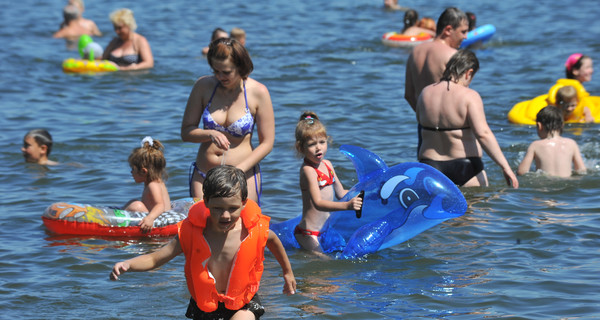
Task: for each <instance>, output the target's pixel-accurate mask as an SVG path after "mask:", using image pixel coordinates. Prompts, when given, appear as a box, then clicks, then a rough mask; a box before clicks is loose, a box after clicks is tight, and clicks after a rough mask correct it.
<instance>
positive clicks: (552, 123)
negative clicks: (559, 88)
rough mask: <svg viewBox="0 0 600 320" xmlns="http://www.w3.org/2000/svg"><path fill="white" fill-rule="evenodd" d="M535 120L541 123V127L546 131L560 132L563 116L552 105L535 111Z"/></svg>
mask: <svg viewBox="0 0 600 320" xmlns="http://www.w3.org/2000/svg"><path fill="white" fill-rule="evenodd" d="M535 121H536V122H539V123H541V124H542V127H544V129H546V131H548V132H552V131H559V132H562V128H563V116H562V113H561V112H560V110H559V109H558V108H557V107H554V106H546V107H544V108H542V110H540V111H539V112H538V113H537V116H536V117H535Z"/></svg>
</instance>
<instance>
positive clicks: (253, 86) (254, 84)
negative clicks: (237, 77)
mask: <svg viewBox="0 0 600 320" xmlns="http://www.w3.org/2000/svg"><path fill="white" fill-rule="evenodd" d="M246 88H247V89H250V90H252V91H254V92H255V93H258V94H269V89H267V86H265V85H264V84H262V83H260V82H258V81H256V80H254V79H252V78H250V77H248V79H246Z"/></svg>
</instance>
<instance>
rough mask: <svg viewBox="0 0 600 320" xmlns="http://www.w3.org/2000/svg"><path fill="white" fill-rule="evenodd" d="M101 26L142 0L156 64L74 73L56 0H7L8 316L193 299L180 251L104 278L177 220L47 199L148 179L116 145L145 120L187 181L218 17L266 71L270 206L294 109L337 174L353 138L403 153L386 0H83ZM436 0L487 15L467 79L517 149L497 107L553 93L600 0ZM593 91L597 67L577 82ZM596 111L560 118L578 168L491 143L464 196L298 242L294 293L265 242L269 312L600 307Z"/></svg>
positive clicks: (1, 33) (592, 43)
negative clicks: (389, 244) (516, 178)
mask: <svg viewBox="0 0 600 320" xmlns="http://www.w3.org/2000/svg"><path fill="white" fill-rule="evenodd" d="M85 4H86V10H85V13H84V16H85V17H87V18H90V19H93V20H94V21H96V23H97V24H98V26H99V27H100V29H101V30H102V31H103V32H104V33H105V36H103V37H101V38H98V39H97V41H98V42H99V43H100V44H101V45H103V46H105V45H106V44H107V43H108V42H109V41H110V39H111V38H112V37H113V36H114V32H113V30H112V25H111V24H110V21H109V19H108V14H109V13H110V12H111V11H112V10H114V9H117V8H121V7H128V8H131V9H132V10H133V11H134V14H135V17H136V20H137V23H138V26H139V28H138V30H137V31H138V32H139V33H141V34H143V35H144V36H146V37H147V39H148V41H149V42H150V45H151V47H152V50H153V53H154V57H155V61H156V66H155V68H154V69H152V70H150V71H147V72H129V73H125V72H123V73H112V74H105V75H96V76H88V75H73V74H65V73H63V72H62V70H61V62H62V61H63V60H64V59H66V58H69V57H75V56H76V54H77V53H76V51H73V50H70V49H68V48H67V47H66V46H65V43H64V41H62V40H57V39H52V38H51V36H52V33H53V32H54V31H56V29H57V28H58V25H59V24H60V22H61V21H62V14H61V9H62V6H63V5H64V3H63V2H61V1H39V0H23V1H20V2H13V3H11V4H9V5H6V6H4V8H3V10H1V11H0V43H2V46H0V61H1V66H2V71H3V72H2V73H1V74H0V126H1V127H2V129H3V130H2V131H1V132H0V145H1V146H2V148H0V161H1V163H2V164H3V165H2V166H1V167H0V181H1V183H0V194H1V196H2V200H1V202H0V203H1V204H0V230H1V231H0V318H1V319H82V318H91V319H139V318H147V319H176V318H182V317H183V313H184V312H185V308H186V305H187V302H188V299H189V294H188V293H187V289H186V286H185V279H184V276H183V257H177V258H175V259H174V260H173V261H171V262H170V263H169V264H167V265H165V266H163V267H162V268H160V269H158V270H155V271H152V272H146V273H129V274H126V275H125V276H124V277H123V279H122V280H121V281H118V282H111V281H109V280H108V274H109V272H110V269H111V267H112V265H113V264H114V263H115V262H117V261H120V260H123V259H127V258H131V257H133V256H135V255H137V254H141V253H146V252H150V251H152V250H155V249H156V248H158V247H159V246H161V245H163V244H164V243H165V242H166V241H168V239H110V238H94V237H72V236H59V235H53V234H50V233H49V232H47V230H46V229H45V227H44V226H43V224H42V222H41V219H40V216H41V214H42V212H43V211H44V209H45V208H46V207H47V206H48V205H50V204H51V203H53V202H58V201H66V202H78V203H91V204H103V205H121V204H124V203H125V202H126V201H128V200H129V199H131V198H134V197H139V195H140V193H141V186H139V185H136V184H135V183H134V181H133V179H132V178H131V176H130V174H129V167H128V164H127V156H128V154H129V152H130V150H131V149H132V148H133V147H135V146H137V145H138V143H139V141H140V140H141V138H143V137H144V136H146V135H151V136H153V137H155V138H158V139H160V140H161V141H163V142H164V143H165V146H166V157H167V161H168V171H169V176H170V179H169V180H168V183H167V186H168V189H169V192H170V194H171V197H172V198H173V199H177V198H183V197H186V196H187V195H188V193H187V170H188V166H189V163H190V162H191V161H192V160H193V158H194V156H195V153H196V150H197V145H194V144H191V143H183V142H182V141H181V139H180V136H179V128H180V122H181V117H182V114H183V110H184V108H185V103H186V100H187V97H188V94H189V92H190V90H191V87H192V85H193V83H194V81H195V79H197V78H198V77H199V76H202V75H205V74H209V73H210V68H209V67H208V65H207V62H206V59H205V58H203V57H202V55H201V53H200V52H201V48H202V47H203V46H205V45H207V44H208V41H209V37H210V33H211V31H212V29H214V28H215V27H223V28H225V29H226V30H230V29H231V28H233V27H241V28H243V29H245V30H246V32H247V34H248V38H247V47H248V50H249V52H250V53H251V55H252V59H253V62H254V66H255V70H254V72H253V73H252V77H253V78H255V79H257V80H258V81H260V82H262V83H264V84H265V85H267V87H268V88H269V91H270V93H271V97H272V100H273V104H274V109H275V117H276V134H277V136H276V142H275V147H274V149H273V151H272V153H271V154H270V155H269V156H268V157H267V158H266V159H265V160H263V161H262V163H261V165H262V169H263V174H264V179H265V185H264V198H263V199H264V205H263V210H264V211H265V212H266V213H268V214H269V215H271V216H272V217H273V220H274V221H283V220H285V219H288V218H291V217H294V216H296V215H297V214H299V212H300V209H301V200H300V191H299V188H298V167H299V165H300V159H298V158H297V157H296V156H295V154H294V150H293V139H294V138H293V129H294V126H295V123H296V119H297V118H298V116H299V115H300V113H301V112H302V111H303V110H307V109H310V110H313V111H315V112H317V113H318V114H319V116H320V117H321V119H322V120H323V121H324V122H325V123H326V125H327V127H328V133H329V134H330V135H331V136H332V138H333V142H332V143H331V144H330V146H329V152H328V153H327V157H328V159H330V160H331V161H332V162H333V163H334V164H335V167H336V171H337V173H338V175H339V177H340V179H341V180H342V182H343V183H344V185H345V186H346V187H350V186H352V185H353V184H354V183H355V182H356V175H355V172H354V169H353V167H352V164H351V162H350V161H348V160H347V159H346V158H345V157H344V156H343V155H342V154H341V153H339V152H338V151H337V148H338V147H339V145H341V144H355V145H358V146H361V147H364V148H367V149H369V150H371V151H373V152H375V153H377V154H378V155H379V156H381V158H382V159H384V160H385V161H386V162H387V163H389V164H395V163H399V162H405V161H414V160H415V156H414V150H415V147H416V137H415V127H414V123H415V120H414V113H413V111H412V110H411V109H410V107H409V106H408V104H407V103H406V102H405V100H404V99H403V92H404V68H405V67H404V66H405V63H406V58H407V56H408V53H409V52H408V51H407V50H406V49H401V48H389V47H385V46H383V45H382V43H381V40H380V39H381V35H382V34H383V33H385V32H388V31H397V30H400V28H401V25H402V17H403V13H402V12H392V11H385V10H383V9H382V1H375V0H354V1H352V0H349V1H348V0H346V1H342V0H333V1H327V2H323V1H315V0H307V1H297V2H290V1H256V2H247V1H225V2H224V1H200V2H199V1H190V0H173V1H114V0H107V1H97V0H88V1H86V3H85ZM401 5H404V6H408V7H412V8H415V9H417V10H418V11H419V13H420V15H421V16H430V17H434V18H437V16H439V14H440V13H441V12H442V11H443V9H444V8H445V7H448V6H457V7H459V8H461V9H463V10H464V11H472V12H475V13H476V14H477V17H478V24H480V25H482V24H487V23H490V24H493V25H495V26H496V28H497V33H496V35H494V37H493V38H492V40H491V42H490V43H488V44H487V45H486V46H485V47H484V48H482V49H478V50H477V51H476V53H477V56H478V57H479V59H480V63H481V69H480V71H479V72H478V73H477V75H476V77H475V79H474V81H473V83H472V85H471V87H472V88H474V89H475V90H477V91H478V92H479V93H480V94H481V96H482V98H483V101H484V104H485V108H486V114H487V119H488V122H489V123H490V126H491V128H492V130H493V131H494V132H495V134H496V137H497V139H498V141H499V143H500V146H501V147H502V149H503V151H504V153H505V155H506V157H507V159H508V160H509V162H510V163H511V165H512V166H513V168H515V169H516V167H517V165H518V163H519V162H520V160H521V159H522V157H523V155H524V153H525V150H526V148H527V146H528V145H529V143H530V142H531V141H532V140H534V139H536V133H535V129H534V128H533V127H530V126H520V125H514V124H510V123H508V121H507V119H506V114H507V112H508V111H509V110H510V108H511V107H512V105H514V104H515V103H517V102H519V101H521V100H525V99H529V98H531V97H533V96H536V95H539V94H542V93H545V92H546V91H547V90H548V88H549V87H550V86H551V85H552V84H553V83H554V81H555V80H556V79H557V78H559V77H562V76H563V70H564V67H563V64H564V61H565V60H566V58H567V57H568V56H569V55H570V54H571V53H573V52H582V53H585V54H588V55H590V56H591V57H592V58H594V59H595V60H596V61H598V59H599V55H598V52H599V51H600V40H599V39H600V22H599V19H598V16H600V7H599V6H598V4H597V2H596V1H595V0H582V1H579V2H577V3H576V4H569V5H567V4H566V3H564V2H560V1H517V0H506V1H490V0H482V1H466V0H458V1H445V0H433V1H428V2H413V3H411V2H405V3H401ZM585 85H586V88H587V90H588V91H589V92H591V93H592V94H593V95H600V82H599V81H598V80H597V79H593V80H592V81H591V82H589V83H586V84H585ZM36 127H44V128H47V129H49V130H50V132H51V133H52V135H53V137H54V141H55V146H54V149H53V152H52V154H51V158H52V159H54V160H57V161H59V162H61V163H64V164H65V165H60V166H56V167H51V168H43V167H39V166H36V165H29V164H25V163H24V162H23V158H22V156H21V153H20V150H19V149H20V147H21V145H22V138H23V135H24V134H25V132H27V131H28V130H29V129H32V128H36ZM599 129H600V127H598V125H571V126H568V127H567V128H565V132H564V135H565V136H567V137H570V138H573V139H575V140H576V141H577V142H578V144H579V146H580V148H581V150H582V153H583V156H584V160H585V163H586V166H587V167H588V169H589V173H588V174H587V175H584V176H577V177H574V178H571V179H563V180H558V179H552V178H546V177H543V176H539V175H536V174H530V175H526V176H524V177H522V178H520V184H521V188H520V189H518V190H513V189H509V188H507V187H506V186H505V184H504V181H503V178H502V175H501V172H500V170H499V169H498V167H497V166H495V164H494V163H493V162H492V161H491V159H490V158H489V157H484V162H485V165H486V168H487V171H488V175H489V176H490V180H491V186H490V187H487V188H474V189H463V192H464V194H465V197H466V199H467V201H468V203H469V209H468V211H467V213H466V214H465V215H464V216H463V217H460V218H458V219H454V220H450V221H447V222H445V223H443V224H441V225H439V226H436V227H434V228H432V229H430V230H428V231H426V232H423V233H422V234H420V235H418V236H417V237H415V238H413V239H411V240H409V241H407V242H405V243H403V244H401V245H398V246H396V247H393V248H391V249H387V250H383V251H381V252H379V253H377V254H373V255H370V256H369V257H368V258H367V259H365V260H361V261H322V260H319V259H317V258H315V257H312V256H310V255H307V254H306V253H304V252H301V251H290V252H289V253H288V254H289V256H290V259H291V262H292V266H293V268H294V272H295V275H296V277H297V281H298V294H296V295H294V296H290V297H288V296H285V295H282V294H281V286H282V284H283V282H282V278H281V277H280V270H279V266H278V265H277V263H276V262H275V260H274V259H273V257H272V255H270V254H268V255H267V259H266V261H265V264H266V270H265V274H264V276H263V281H262V285H261V289H260V294H261V295H262V298H263V302H264V304H265V306H266V309H267V313H266V314H265V316H264V317H263V318H264V319H299V318H310V319H429V318H433V319H480V318H492V319H494V318H507V319H595V318H598V317H600V306H599V305H598V301H599V300H600V285H599V283H600V276H599V274H600V273H599V272H598V271H599V267H598V266H599V265H600V236H599V231H600V215H599V212H600V205H599V203H600V184H599V183H598V182H599V181H600V174H599V172H598V162H599V160H600V152H599V151H598V150H600V148H599V147H600V135H599Z"/></svg>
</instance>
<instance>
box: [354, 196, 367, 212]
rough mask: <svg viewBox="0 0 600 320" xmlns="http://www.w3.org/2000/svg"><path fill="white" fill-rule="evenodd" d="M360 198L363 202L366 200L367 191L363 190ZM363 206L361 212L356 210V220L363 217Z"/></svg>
mask: <svg viewBox="0 0 600 320" xmlns="http://www.w3.org/2000/svg"><path fill="white" fill-rule="evenodd" d="M358 197H359V198H360V199H361V200H362V199H364V198H365V190H361V191H360V193H359V194H358ZM362 208H363V207H362V206H361V207H360V209H359V210H354V211H356V219H360V217H362Z"/></svg>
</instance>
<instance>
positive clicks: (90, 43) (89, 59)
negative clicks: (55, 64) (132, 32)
mask: <svg viewBox="0 0 600 320" xmlns="http://www.w3.org/2000/svg"><path fill="white" fill-rule="evenodd" d="M78 47H79V48H78V49H79V55H80V56H81V58H82V59H75V58H69V59H65V60H64V61H63V63H62V68H63V71H64V72H74V73H98V72H111V71H117V70H119V68H118V67H117V66H116V65H115V64H114V63H112V62H110V61H108V60H96V59H94V56H95V55H96V56H102V52H103V49H102V47H101V46H100V45H99V44H97V43H95V42H94V40H92V37H90V36H88V35H87V34H84V35H82V36H81V37H79V44H78Z"/></svg>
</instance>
